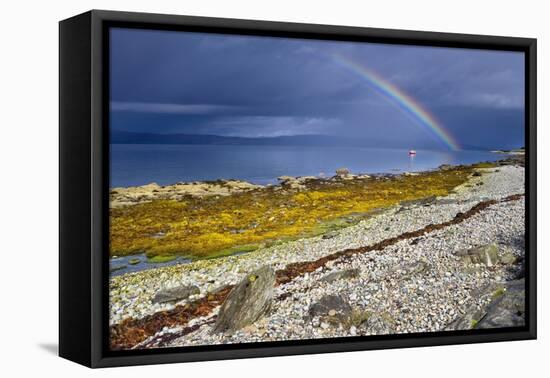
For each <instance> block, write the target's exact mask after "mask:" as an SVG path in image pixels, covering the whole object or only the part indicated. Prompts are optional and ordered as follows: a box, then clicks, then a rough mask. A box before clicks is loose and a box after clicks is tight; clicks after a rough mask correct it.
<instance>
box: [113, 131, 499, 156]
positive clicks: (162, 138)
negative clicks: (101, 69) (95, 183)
mask: <svg viewBox="0 0 550 378" xmlns="http://www.w3.org/2000/svg"><path fill="white" fill-rule="evenodd" d="M111 143H112V144H191V145H255V146H258V145H260V146H262V145H265V146H354V147H355V146H360V147H379V148H415V149H430V148H438V147H440V146H437V145H435V144H434V143H433V142H432V141H431V140H425V141H422V142H418V141H415V142H413V143H412V144H411V146H402V145H396V144H395V143H392V141H391V140H390V139H387V140H367V139H365V138H357V137H354V138H352V137H341V136H331V135H292V136H278V137H258V138H245V137H232V136H221V135H200V134H155V133H134V132H129V131H119V130H112V131H111ZM462 148H463V149H468V150H484V151H487V150H491V149H498V148H499V147H498V146H495V147H491V148H489V147H479V146H466V145H464V146H462Z"/></svg>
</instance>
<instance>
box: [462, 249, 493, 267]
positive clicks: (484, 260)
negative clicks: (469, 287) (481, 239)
mask: <svg viewBox="0 0 550 378" xmlns="http://www.w3.org/2000/svg"><path fill="white" fill-rule="evenodd" d="M456 255H457V256H459V257H460V259H461V260H462V262H464V263H472V264H479V263H481V264H485V265H487V266H489V267H490V266H493V265H495V264H496V263H498V247H497V245H496V244H494V243H492V244H488V245H484V246H481V247H475V248H471V249H463V250H460V251H458V252H457V253H456Z"/></svg>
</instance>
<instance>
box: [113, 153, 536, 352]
mask: <svg viewBox="0 0 550 378" xmlns="http://www.w3.org/2000/svg"><path fill="white" fill-rule="evenodd" d="M522 161H523V160H522V156H521V155H517V156H515V157H511V158H509V159H508V160H503V161H501V162H499V163H495V164H486V165H474V166H468V167H458V168H457V167H449V166H442V167H440V168H439V170H437V172H432V173H426V174H423V173H420V174H418V173H402V174H399V175H394V176H392V177H390V178H388V177H386V176H380V177H370V176H367V175H353V174H351V173H350V172H349V171H347V170H340V171H339V172H337V175H336V176H334V178H331V179H319V178H315V177H302V178H293V177H283V178H280V185H275V186H272V187H261V186H258V185H254V184H249V183H246V182H241V181H237V180H226V181H220V182H216V183H211V184H205V183H198V182H197V183H180V184H175V185H171V186H163V187H161V186H158V185H156V184H151V185H149V186H144V187H136V188H114V189H113V190H112V191H111V204H112V205H111V207H112V211H113V212H114V213H113V214H120V216H121V217H122V216H124V214H125V213H124V212H125V211H132V210H131V209H132V208H133V207H134V206H138V205H139V206H141V205H143V206H152V205H151V204H155V203H157V202H158V201H187V202H188V203H191V204H194V202H193V201H197V200H205V199H209V198H212V199H214V198H215V199H216V200H219V198H222V199H223V198H228V199H230V198H232V196H234V195H235V194H238V193H253V194H254V195H257V196H259V195H263V194H262V193H264V192H265V191H269V193H276V192H278V191H286V192H289V193H291V194H292V196H294V197H293V198H294V199H296V201H298V200H300V198H302V197H304V196H306V197H304V198H306V199H309V198H311V197H307V195H308V194H309V193H321V192H320V190H321V189H319V188H322V187H326V186H327V185H328V186H330V187H331V188H332V186H334V187H338V188H340V189H338V190H341V191H342V190H346V193H351V194H353V195H354V197H353V203H352V205H350V203H344V204H342V203H339V206H340V207H339V208H338V210H339V211H340V209H341V208H342V206H344V205H345V206H346V208H347V209H348V210H347V213H345V214H346V215H345V217H340V218H338V222H337V225H338V227H322V228H321V229H320V230H319V228H318V227H317V228H315V229H314V228H313V227H310V225H309V224H305V226H304V227H306V226H307V227H310V229H311V230H310V232H309V233H308V234H307V235H305V236H303V235H295V234H292V233H291V231H292V232H294V231H293V229H291V228H289V227H290V226H288V225H286V224H285V228H283V226H282V225H279V224H277V223H273V224H274V227H275V228H276V229H277V230H280V232H281V234H282V235H284V236H285V238H283V239H284V242H273V241H272V240H270V242H265V240H264V239H265V235H266V234H265V233H259V232H258V234H257V235H256V234H251V236H247V235H248V234H247V233H246V232H243V233H242V234H241V233H240V232H241V231H240V230H237V231H233V230H229V231H227V233H228V234H229V235H230V236H231V237H232V238H235V240H241V239H242V240H245V241H246V242H247V243H248V241H249V239H250V240H253V241H254V243H255V244H254V248H249V249H247V250H241V251H238V252H239V253H231V254H229V253H228V255H227V256H225V255H221V257H218V256H215V257H216V258H197V257H196V256H186V257H192V258H190V259H189V261H187V260H186V262H185V263H181V264H172V265H169V266H162V267H157V268H154V269H148V270H142V271H137V272H132V273H127V274H119V275H116V276H115V275H112V276H111V278H110V319H109V320H110V328H111V340H110V341H111V348H112V349H114V350H120V349H131V348H137V349H140V348H159V347H179V346H193V345H213V344H227V343H248V342H258V341H281V340H294V339H300V340H303V339H314V338H332V337H348V336H368V335H384V334H399V333H417V332H434V331H445V330H465V329H476V328H495V327H516V326H522V325H524V323H525V314H524V311H525V310H524V296H525V288H524V271H523V262H524V259H525V201H524V195H525V170H524V167H523V163H522ZM450 174H452V175H453V176H452V177H453V178H455V179H456V180H457V183H458V185H457V186H455V187H453V188H446V187H442V188H441V189H437V191H434V192H433V193H432V192H430V191H429V190H426V189H425V188H423V186H422V183H423V182H426V183H431V182H437V181H434V180H436V179H439V178H440V176H441V177H447V176H445V175H450ZM331 180H332V181H331ZM407 180H409V181H407ZM430 180H431V181H430ZM386 182H388V183H386ZM403 182H405V183H410V182H411V183H412V185H414V188H415V189H414V190H415V191H414V195H412V194H411V195H407V196H405V197H404V199H401V200H395V199H394V197H391V195H392V194H391V193H390V194H388V195H387V196H386V197H384V198H381V199H379V198H376V201H378V202H376V203H377V204H378V203H379V204H381V205H380V206H376V207H374V208H370V207H365V206H364V205H362V204H361V203H360V201H359V200H358V198H359V199H360V198H361V197H360V196H359V197H357V196H355V192H354V190H356V188H361V187H362V186H365V187H369V188H373V187H374V188H379V187H384V188H385V186H383V185H386V186H387V185H390V184H391V185H394V186H395V185H404V184H402V183H403ZM350 185H353V186H352V187H350ZM407 185H409V184H407ZM426 185H428V184H426ZM397 187H398V188H399V186H397ZM403 187H404V188H408V187H409V186H403ZM350 188H351V189H350ZM377 190H378V189H377ZM256 193H259V194H256ZM323 193H324V192H323ZM397 193H402V192H401V189H399V190H398V191H397ZM300 196H302V197H300ZM369 198H370V197H369ZM395 198H397V199H399V198H400V197H395ZM329 199H330V198H329ZM156 201H157V202H156ZM320 201H321V202H320V203H322V202H323V198H321V200H320ZM281 206H282V205H281ZM304 206H305V205H304ZM319 206H320V205H319ZM327 206H328V205H327ZM306 209H307V208H306ZM358 209H359V210H360V211H358ZM283 210H285V211H287V210H286V209H283ZM329 210H330V211H332V210H331V209H328V210H327V211H329ZM287 213H289V211H287ZM342 214H344V213H342ZM358 214H359V215H358ZM322 215H323V216H324V214H322ZM266 217H267V216H266ZM271 218H273V217H271ZM271 218H270V217H267V218H266V219H267V220H269V221H270V222H275V221H273V220H271ZM289 219H290V218H289ZM327 219H328V218H327ZM290 222H294V221H293V220H290V221H288V222H287V223H289V224H290ZM120 224H121V226H120V227H122V225H124V223H123V222H122V221H121V222H120ZM330 224H331V226H332V225H334V224H335V221H334V220H332V219H331V223H330ZM291 225H293V224H291ZM148 227H149V226H148ZM277 227H278V228H277ZM254 228H255V229H256V230H260V231H261V225H258V226H256V227H254ZM121 229H122V228H121ZM147 230H152V231H148V232H150V237H149V239H151V240H152V241H151V243H152V244H151V248H152V249H153V250H154V248H157V249H158V248H159V246H158V243H161V242H162V239H163V237H164V235H165V233H164V231H158V230H157V229H154V228H153V227H149V228H148V229H147ZM288 235H291V236H293V237H292V238H290V237H287V236H288ZM245 236H246V237H248V238H249V239H245ZM260 236H261V237H262V238H264V239H261V238H260ZM237 238H240V239H237ZM224 240H225V239H224ZM231 240H232V239H231ZM258 240H259V241H258ZM123 242H124V240H123V241H121V242H120V243H119V244H117V245H120V246H122V247H124V248H127V245H129V244H128V243H126V244H124V243H123ZM147 242H149V241H147ZM190 245H192V246H194V245H195V244H190ZM220 245H222V244H221V241H220ZM200 246H201V248H203V249H204V248H206V247H204V246H203V245H202V244H201V245H200ZM122 247H121V251H123V252H124V251H126V250H125V249H123V248H122ZM207 247H210V244H208V245H207ZM127 250H130V248H127ZM197 251H198V252H196V253H199V252H200V253H203V252H202V250H199V249H197ZM232 252H235V251H232Z"/></svg>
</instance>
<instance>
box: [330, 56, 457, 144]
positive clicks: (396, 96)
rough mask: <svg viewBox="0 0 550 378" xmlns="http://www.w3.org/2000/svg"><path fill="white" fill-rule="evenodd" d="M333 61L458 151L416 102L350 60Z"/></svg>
mask: <svg viewBox="0 0 550 378" xmlns="http://www.w3.org/2000/svg"><path fill="white" fill-rule="evenodd" d="M332 57H333V59H334V61H335V62H336V63H338V64H339V65H341V66H343V67H345V68H347V69H349V70H350V71H352V72H354V73H356V74H358V75H360V76H361V77H362V78H363V79H365V80H366V81H367V82H368V83H369V84H370V86H371V87H373V88H374V89H375V90H377V91H378V92H380V93H382V94H383V95H384V96H385V97H387V98H389V99H390V100H391V101H392V102H393V103H394V104H396V105H397V106H398V107H399V108H400V109H401V110H402V111H404V112H405V114H407V115H409V116H411V117H412V118H413V119H414V120H416V121H418V123H420V124H421V125H424V126H426V127H427V128H428V129H429V130H430V131H431V132H432V133H433V134H434V135H435V136H436V137H437V138H438V139H440V140H441V141H442V142H443V143H445V145H446V146H448V147H449V148H450V149H451V150H453V151H457V150H460V145H459V144H458V142H457V141H456V139H455V138H454V137H453V136H452V135H451V134H450V133H449V132H448V131H447V130H445V128H443V126H442V125H441V123H440V122H439V121H438V120H437V119H436V118H435V116H434V115H433V114H430V112H429V111H428V110H426V108H424V107H423V106H422V105H421V104H420V103H419V102H418V101H417V100H415V99H414V98H412V97H411V96H409V95H408V94H407V93H405V92H403V90H401V89H400V88H398V87H396V86H395V85H394V84H392V83H390V82H389V81H387V80H386V79H384V78H383V77H381V76H380V75H379V74H377V73H376V72H374V71H372V70H370V69H368V68H366V67H365V66H363V65H360V64H358V63H356V62H354V61H352V60H350V59H347V58H344V57H342V56H340V55H336V54H333V55H332Z"/></svg>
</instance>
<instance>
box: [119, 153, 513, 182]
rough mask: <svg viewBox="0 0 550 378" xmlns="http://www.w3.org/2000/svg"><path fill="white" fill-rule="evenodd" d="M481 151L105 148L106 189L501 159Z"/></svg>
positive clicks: (267, 179) (423, 167)
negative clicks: (108, 172) (107, 150)
mask: <svg viewBox="0 0 550 378" xmlns="http://www.w3.org/2000/svg"><path fill="white" fill-rule="evenodd" d="M502 158H503V155H501V154H495V153H491V152H485V151H427V150H417V155H416V156H415V157H409V155H408V150H397V149H375V148H363V147H314V146H307V147H303V146H221V145H220V146H213V145H205V146H198V145H154V144H113V145H111V187H120V186H138V185H144V184H148V183H151V182H156V183H157V184H159V185H167V184H173V183H176V182H180V181H203V180H217V179H240V180H245V181H249V182H253V183H257V184H267V183H276V182H277V177H278V176H282V175H288V176H310V175H311V176H318V175H322V174H324V175H326V176H332V175H334V172H335V171H336V169H338V168H342V167H346V168H348V169H350V170H351V171H352V172H353V173H384V172H386V173H399V172H403V171H408V172H413V171H423V170H427V169H433V168H437V167H438V166H440V165H441V164H471V163H476V162H480V161H494V160H499V159H502Z"/></svg>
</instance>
